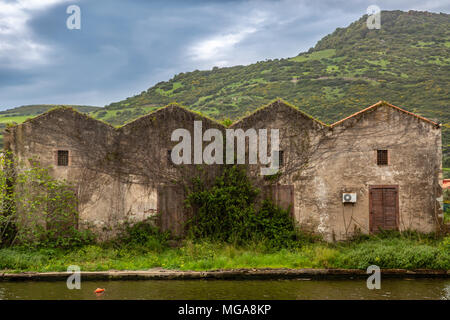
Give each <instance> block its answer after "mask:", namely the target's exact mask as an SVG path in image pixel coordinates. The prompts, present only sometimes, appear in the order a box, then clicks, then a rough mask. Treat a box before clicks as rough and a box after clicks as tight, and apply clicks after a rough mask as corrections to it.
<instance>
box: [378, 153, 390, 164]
mask: <svg viewBox="0 0 450 320" xmlns="http://www.w3.org/2000/svg"><path fill="white" fill-rule="evenodd" d="M387 164H388V151H387V150H377V165H379V166H386V165H387Z"/></svg>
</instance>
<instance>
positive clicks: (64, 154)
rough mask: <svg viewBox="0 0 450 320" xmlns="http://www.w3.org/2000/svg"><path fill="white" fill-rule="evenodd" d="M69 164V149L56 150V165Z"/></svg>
mask: <svg viewBox="0 0 450 320" xmlns="http://www.w3.org/2000/svg"><path fill="white" fill-rule="evenodd" d="M68 165H69V151H67V150H58V166H68Z"/></svg>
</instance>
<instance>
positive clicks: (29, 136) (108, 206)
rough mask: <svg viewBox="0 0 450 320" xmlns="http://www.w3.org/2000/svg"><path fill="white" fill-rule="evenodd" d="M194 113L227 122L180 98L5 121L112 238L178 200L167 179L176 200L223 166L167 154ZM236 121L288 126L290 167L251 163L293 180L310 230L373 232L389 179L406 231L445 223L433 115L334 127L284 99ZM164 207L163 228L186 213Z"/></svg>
mask: <svg viewBox="0 0 450 320" xmlns="http://www.w3.org/2000/svg"><path fill="white" fill-rule="evenodd" d="M195 120H198V121H202V126H203V132H204V131H205V130H206V129H208V128H216V129H219V130H220V131H221V132H225V128H224V127H223V126H222V125H221V124H219V123H217V122H215V121H213V120H210V119H208V118H205V117H202V116H201V115H198V114H196V113H194V112H190V111H188V110H185V109H184V108H180V107H178V106H174V105H171V106H168V107H165V108H162V109H159V110H158V111H156V112H154V113H151V114H149V115H147V116H144V117H142V118H139V119H137V120H135V121H133V122H131V123H129V124H127V125H125V126H123V127H121V128H118V129H115V128H113V127H111V126H109V125H107V124H104V123H102V122H100V121H97V120H94V119H91V118H89V117H87V116H85V115H82V114H80V113H78V112H76V111H74V110H71V109H67V108H66V109H56V110H52V111H50V112H48V113H46V114H44V115H41V116H38V117H36V118H34V119H32V120H30V121H27V122H25V123H23V124H20V125H17V126H15V127H12V128H9V129H7V132H6V133H5V146H6V148H7V149H10V150H12V152H13V153H14V154H15V155H16V156H17V157H18V159H19V160H20V161H23V162H24V163H26V164H27V161H28V160H27V159H28V158H35V159H38V160H39V161H40V162H41V164H42V165H43V166H52V167H53V168H52V169H51V171H50V173H51V174H52V175H53V176H54V177H55V178H64V179H67V180H69V181H71V182H73V183H74V184H75V185H76V186H77V196H78V198H79V202H80V204H79V215H80V217H79V218H80V221H79V222H80V223H79V225H80V226H81V227H85V228H92V229H93V230H94V232H96V233H97V234H98V235H99V237H100V239H108V238H111V237H113V236H114V235H115V234H116V233H117V231H118V230H120V226H121V225H123V223H124V222H126V221H129V222H137V221H141V220H144V219H147V218H150V217H156V215H157V213H158V211H160V210H161V209H160V208H161V207H162V205H161V204H162V203H166V204H167V203H169V202H170V200H171V199H168V198H167V197H166V195H167V194H169V193H164V190H165V189H164V188H167V187H170V188H179V190H177V192H176V193H177V194H181V195H180V196H177V197H176V198H177V199H173V200H174V201H176V202H177V203H178V202H181V201H182V200H180V199H182V198H183V197H182V193H183V192H184V187H186V185H187V184H188V183H189V181H191V179H192V178H193V177H195V176H198V175H200V176H202V177H203V179H204V180H205V181H206V182H207V183H209V182H211V181H213V179H214V177H215V176H217V175H218V174H219V173H220V171H221V169H222V168H223V166H221V165H195V164H192V165H174V164H171V162H170V160H169V154H168V152H169V151H170V150H171V149H172V148H173V147H174V146H175V145H176V144H177V143H178V142H173V141H171V133H172V132H173V131H174V130H175V129H179V128H184V129H187V130H188V131H189V132H190V134H191V137H192V142H191V144H192V150H193V148H194V146H193V144H194V141H193V140H194V132H193V124H194V121H195ZM231 128H232V129H238V128H241V129H243V130H247V129H249V128H254V129H256V130H258V129H268V131H269V132H270V129H279V130H280V143H281V147H280V150H283V151H284V160H285V164H284V166H283V168H282V174H281V175H280V176H277V177H275V178H274V179H273V178H270V179H267V177H266V178H264V177H262V176H260V167H261V166H260V165H249V166H248V174H249V176H250V177H251V178H252V180H253V181H254V182H255V183H256V184H257V185H259V186H260V187H264V186H270V185H273V184H280V185H293V186H294V209H293V214H294V217H295V219H296V221H297V222H298V223H299V225H300V226H301V227H302V228H303V229H306V230H310V231H313V232H316V233H320V234H322V235H323V236H324V238H325V239H327V240H330V241H331V240H340V239H345V238H348V237H350V236H351V235H352V234H354V233H355V232H363V233H367V232H368V230H369V203H368V202H369V200H368V190H369V187H370V186H371V185H387V184H388V185H398V186H399V195H400V199H399V200H400V201H399V207H400V208H399V209H400V210H399V211H400V229H401V230H406V229H415V230H419V231H424V232H429V231H435V230H436V229H438V228H439V226H440V221H439V218H438V216H437V215H438V213H439V204H438V202H437V199H439V197H440V196H441V192H442V191H441V186H440V180H441V179H442V172H441V131H440V128H439V127H438V126H437V125H436V124H433V123H432V122H429V121H426V120H423V119H419V118H418V117H416V116H414V115H412V114H408V113H406V112H403V111H401V110H399V109H397V108H394V107H391V106H390V105H387V104H384V103H380V104H378V105H377V106H376V107H374V108H371V109H370V110H368V111H365V112H363V113H360V114H358V115H355V116H354V117H351V118H349V119H347V120H345V121H341V122H339V123H337V124H335V125H332V126H328V125H325V124H323V123H321V122H319V121H317V120H314V119H312V118H311V117H309V116H308V115H306V114H304V113H302V112H301V111H299V110H297V109H295V108H293V107H291V106H289V105H287V104H286V103H284V102H281V101H277V102H275V103H273V104H271V105H269V106H267V107H265V108H261V109H260V110H258V111H256V112H255V113H253V114H251V115H250V116H248V117H246V118H243V119H241V120H240V121H238V122H236V123H234V124H233V125H232V126H231ZM223 136H224V137H225V134H223ZM269 141H270V139H269ZM207 144H209V142H203V147H205V146H206V145H207ZM269 147H270V145H269ZM377 149H387V150H389V157H390V158H389V165H388V166H382V167H381V166H377V165H376V150H377ZM57 150H69V152H70V161H69V162H70V163H69V166H67V167H60V166H56V165H55V164H56V157H55V152H56V151H57ZM247 151H248V145H247ZM247 159H248V158H247ZM28 165H29V163H28ZM280 189H282V188H280ZM343 192H356V193H357V196H358V200H357V203H356V204H355V205H348V204H346V205H344V204H342V193H343ZM168 201H169V202H168ZM166 207H167V206H166ZM172 207H173V208H182V205H178V204H176V205H175V204H174V206H172ZM177 210H182V209H177ZM160 213H161V214H166V215H167V216H165V218H164V219H161V218H159V221H162V223H163V224H164V226H165V228H170V225H171V223H172V222H171V221H170V219H180V216H181V217H183V220H184V219H185V217H186V215H187V214H188V213H186V212H182V213H180V212H175V213H165V212H160ZM180 214H181V215H180ZM182 222H183V221H181V222H180V221H176V223H175V224H173V225H174V227H173V229H174V232H175V233H176V234H177V235H182V233H183V230H182ZM168 226H169V227H168Z"/></svg>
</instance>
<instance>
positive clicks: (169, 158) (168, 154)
mask: <svg viewBox="0 0 450 320" xmlns="http://www.w3.org/2000/svg"><path fill="white" fill-rule="evenodd" d="M167 162H168V163H173V162H172V149H169V150H167Z"/></svg>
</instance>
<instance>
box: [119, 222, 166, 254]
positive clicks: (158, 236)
mask: <svg viewBox="0 0 450 320" xmlns="http://www.w3.org/2000/svg"><path fill="white" fill-rule="evenodd" d="M169 238H170V233H169V232H161V231H160V230H159V228H157V227H156V226H155V223H154V221H153V219H152V218H149V219H146V220H144V221H140V222H137V223H135V224H131V223H126V224H125V225H124V229H123V231H122V232H121V234H119V236H118V237H117V238H116V239H115V240H114V241H113V244H114V245H115V246H119V247H124V246H125V247H129V248H136V249H143V250H144V251H146V250H150V251H155V252H161V251H163V250H164V249H165V248H167V246H168V240H169Z"/></svg>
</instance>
